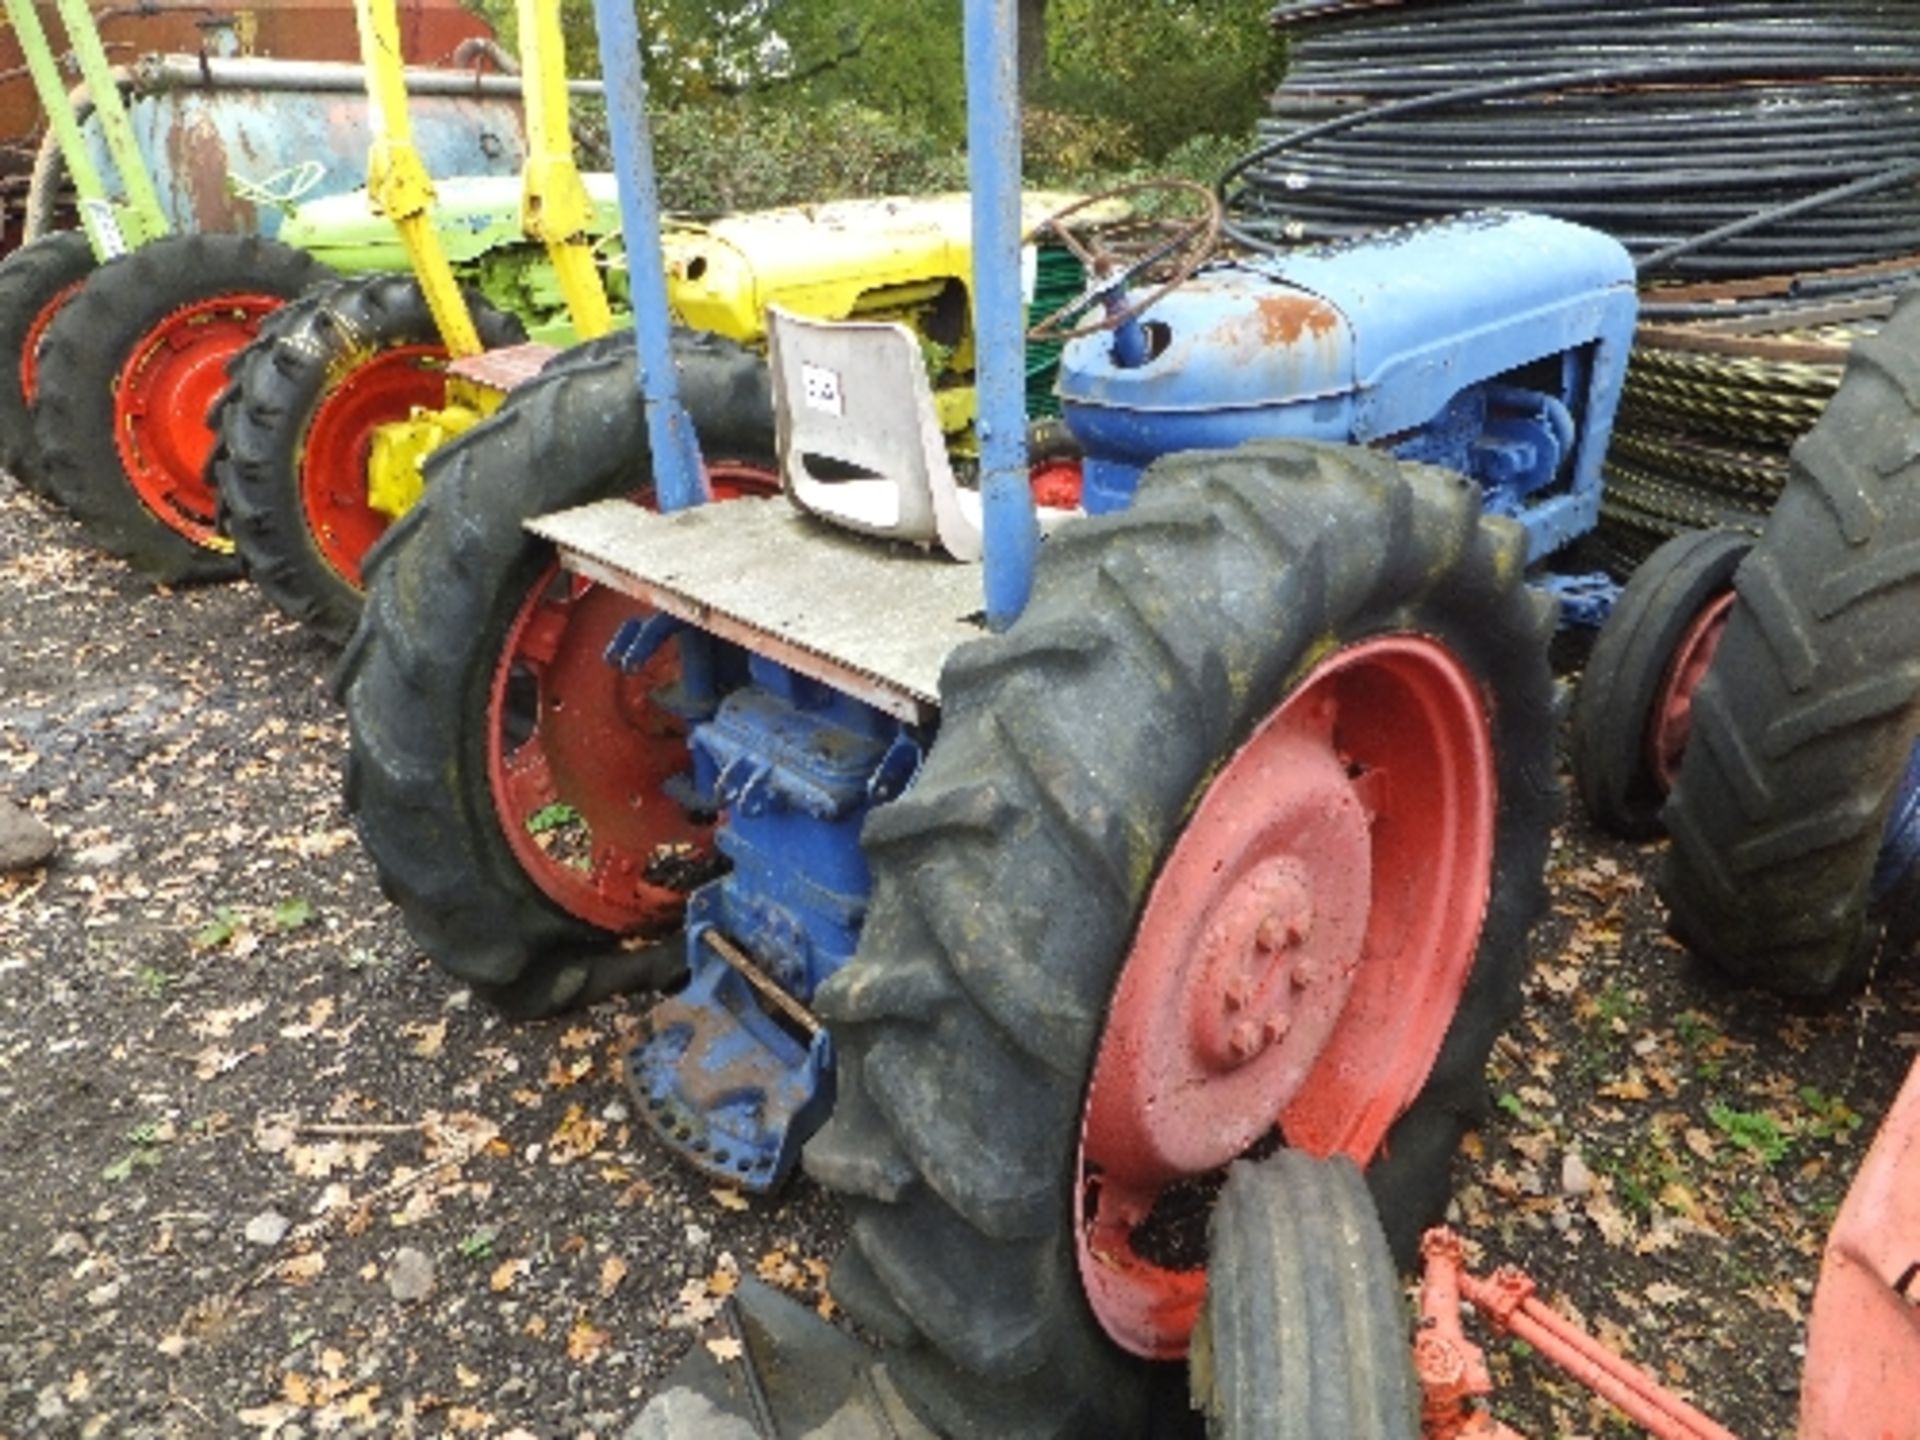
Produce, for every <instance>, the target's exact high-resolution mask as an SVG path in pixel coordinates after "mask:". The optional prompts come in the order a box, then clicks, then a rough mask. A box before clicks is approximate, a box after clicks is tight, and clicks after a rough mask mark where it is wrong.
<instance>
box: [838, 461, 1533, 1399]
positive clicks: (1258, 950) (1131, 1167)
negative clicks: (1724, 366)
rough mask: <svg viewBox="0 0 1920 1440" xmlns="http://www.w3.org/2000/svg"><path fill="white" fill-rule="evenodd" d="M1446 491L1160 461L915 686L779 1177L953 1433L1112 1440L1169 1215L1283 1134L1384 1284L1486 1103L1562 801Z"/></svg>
mask: <svg viewBox="0 0 1920 1440" xmlns="http://www.w3.org/2000/svg"><path fill="white" fill-rule="evenodd" d="M1523 554H1524V544H1523V541H1522V539H1521V536H1520V533H1519V531H1518V530H1516V529H1515V528H1514V527H1513V526H1512V525H1511V524H1510V523H1508V522H1505V521H1502V520H1497V519H1491V518H1483V517H1482V515H1481V513H1480V504H1479V495H1478V491H1477V490H1476V489H1475V487H1474V486H1473V485H1472V484H1471V483H1469V482H1468V481H1466V480H1464V479H1462V478H1461V477H1460V476H1458V475H1454V474H1451V473H1449V472H1445V471H1440V470H1435V469H1432V468H1428V467H1423V466H1414V465H1402V464H1399V463H1397V462H1395V461H1394V460H1392V459H1391V458H1389V457H1386V456H1383V455H1379V454H1375V453H1372V452H1368V451H1363V450H1348V449H1342V448H1335V447H1321V446H1312V445H1305V444H1297V443H1289V444H1272V445H1255V446H1248V447H1244V448H1242V449H1240V450H1236V451H1232V452H1224V453H1193V454H1184V455H1176V456H1172V457H1169V458H1167V459H1164V460H1161V461H1159V462H1157V463H1156V464H1155V465H1154V466H1152V467H1151V468H1150V469H1149V471H1148V473H1147V477H1146V480H1145V482H1144V483H1143V485H1142V487H1141V490H1140V493H1139V496H1138V498H1137V499H1136V501H1135V503H1134V504H1133V505H1132V506H1131V507H1130V508H1129V509H1127V510H1125V511H1123V512H1120V513H1118V514H1113V515H1107V516H1102V517H1099V518H1097V519H1089V520H1085V521H1080V522H1076V523H1074V524H1071V525H1066V526H1063V527H1061V528H1060V529H1059V530H1057V531H1055V532H1054V533H1053V534H1052V536H1050V537H1049V539H1048V541H1047V544H1046V545H1045V546H1044V547H1042V551H1041V556H1040V563H1039V566H1038V570H1037V572H1036V575H1035V586H1034V596H1033V600H1032V603H1031V604H1030V605H1029V607H1028V609H1027V611H1026V613H1025V614H1024V615H1023V616H1022V617H1021V619H1020V621H1019V622H1018V623H1017V624H1016V625H1015V626H1014V627H1013V629H1012V630H1011V631H1010V632H1009V633H1008V634H1007V635H1005V636H1004V637H1000V638H995V639H989V640H982V641H979V642H976V643H974V644H972V645H969V646H967V647H965V648H963V649H961V650H960V651H958V652H956V653H955V655H954V656H953V657H952V658H951V659H950V660H949V661H948V663H947V667H946V670H945V673H944V676H943V680H942V691H943V696H942V714H941V728H940V733H939V737H938V739H937V740H936V742H935V743H934V745H933V747H932V750H931V752H930V753H929V755H928V757H927V761H926V764H925V766H924V768H923V771H922V773H921V776H920V778H919V779H918V780H917V781H916V783H915V784H914V786H913V788H912V789H911V790H909V791H908V792H907V793H906V794H905V795H904V796H903V797H902V798H901V799H899V800H897V801H895V802H893V803H892V804H889V805H887V806H884V807H882V808H880V809H878V810H876V811H875V812H874V813H873V815H872V816H871V817H870V818H869V819H868V821H867V824H866V827H865V831H864V835H863V843H864V845H865V847H866V850H867V854H868V859H869V861H870V864H871V866H872V870H873V875H874V889H873V895H872V901H871V905H870V908H869V911H868V915H867V919H866V922H865V927H864V929H863V931H862V934H861V940H860V946H859V950H858V951H857V953H856V955H855V958H854V959H853V960H852V961H851V962H850V963H849V964H848V965H847V966H846V967H845V968H844V969H843V970H842V971H840V972H839V973H838V974H837V975H835V976H834V977H833V978H832V979H830V980H829V981H828V982H827V983H826V984H825V985H824V986H822V988H821V989H820V991H819V994H818V995H817V997H816V1002H815V1003H816V1008H817V1010H818V1011H819V1013H820V1014H821V1015H822V1016H823V1017H824V1018H825V1019H826V1020H827V1021H828V1022H829V1024H830V1026H831V1028H832V1034H833V1037H834V1046H835V1050H836V1054H837V1057H838V1058H837V1069H836V1086H837V1099H836V1103H835V1109H834V1112H833V1116H832V1118H831V1119H830V1120H829V1122H828V1123H827V1125H826V1126H825V1127H824V1128H823V1129H822V1130H821V1132H820V1133H819V1134H818V1135H817V1136H815V1137H814V1139H813V1141H812V1142H811V1143H810V1144H809V1146H808V1148H807V1151H806V1156H805V1160H806V1165H807V1168H808V1170H809V1171H810V1173H812V1174H813V1175H814V1177H815V1178H816V1179H818V1180H819V1181H821V1182H822V1183H823V1184H825V1185H827V1186H829V1187H830V1188H832V1189H834V1190H836V1191H838V1192H840V1193H841V1194H842V1195H843V1196H844V1197H845V1199H846V1202H847V1205H848V1209H849V1213H850V1215H851V1219H852V1238H851V1239H850V1241H849V1243H848V1245H847V1247H846V1248H845V1250H844V1251H843V1252H842V1254H841V1256H840V1258H839V1259H838V1261H837V1262H836V1265H835V1269H834V1276H833V1284H834V1288H835V1292H836V1294H837V1295H838V1297H839V1299H840V1301H841V1302H842V1304H843V1305H844V1306H845V1307H846V1309H847V1310H848V1312H849V1313H850V1314H851V1315H852V1316H853V1317H854V1318H855V1320H857V1321H858V1322H859V1323H860V1324H862V1325H863V1326H865V1327H866V1328H867V1329H868V1330H869V1331H871V1332H872V1333H874V1334H875V1335H877V1336H880V1337H881V1338H883V1339H884V1340H886V1341H887V1342H889V1344H890V1345H891V1346H892V1347H893V1351H892V1353H891V1354H890V1356H889V1359H888V1364H889V1368H890V1370H891V1372H892V1373H893V1375H894V1376H895V1377H896V1378H897V1379H898V1380H899V1382H900V1383H901V1385H902V1386H903V1387H904V1388H905V1390H906V1391H907V1393H908V1394H909V1396H910V1398H911V1400H912V1402H913V1404H914V1405H915V1406H916V1407H917V1408H918V1409H920V1410H921V1412H922V1413H923V1415H924V1416H925V1418H926V1419H927V1420H928V1421H929V1422H930V1423H931V1424H932V1425H933V1426H934V1428H936V1429H937V1430H939V1431H941V1433H943V1434H950V1435H954V1436H962V1437H965V1436H996V1437H1012V1436H1021V1437H1037V1436H1068V1435H1092V1434H1099V1435H1131V1434H1139V1433H1142V1428H1141V1421H1142V1412H1143V1409H1144V1407H1145V1405H1146V1399H1145V1395H1146V1392H1147V1391H1148V1390H1149V1388H1150V1378H1149V1377H1150V1376H1151V1375H1152V1374H1153V1373H1154V1371H1153V1369H1152V1367H1150V1366H1148V1365H1147V1364H1145V1363H1143V1362H1144V1361H1145V1360H1164V1361H1171V1360H1176V1359H1178V1358H1179V1357H1181V1356H1182V1355H1184V1354H1185V1353H1186V1349H1187V1342H1188V1339H1189V1336H1190V1334H1191V1330H1192V1327H1193V1324H1194V1322H1195V1320H1196V1318H1197V1316H1198V1314H1199V1311H1200V1308H1201V1303H1202V1298H1203V1293H1204V1288H1205V1273H1204V1263H1203V1259H1202V1253H1203V1250H1204V1245H1203V1242H1202V1241H1201V1240H1200V1238H1199V1236H1198V1235H1197V1234H1195V1233H1193V1224H1192V1222H1193V1221H1194V1220H1195V1218H1196V1217H1199V1216H1203V1215H1204V1214H1205V1211H1206V1208H1207V1204H1208V1199H1209V1195H1210V1191H1211V1189H1212V1188H1215V1187H1217V1184H1218V1180H1219V1177H1220V1176H1221V1175H1222V1174H1223V1173H1224V1171H1225V1169H1226V1167H1227V1166H1228V1165H1229V1164H1230V1163H1231V1162H1232V1161H1233V1160H1234V1159H1236V1158H1239V1157H1241V1156H1243V1155H1244V1154H1246V1153H1248V1152H1249V1151H1258V1150H1259V1149H1260V1148H1262V1147H1267V1146H1271V1145H1273V1144H1275V1143H1282V1144H1286V1145H1288V1146H1291V1147H1293V1148H1296V1149H1300V1150H1303V1151H1305V1152H1307V1153H1308V1154H1311V1155H1316V1156H1325V1155H1332V1154H1344V1155H1347V1156H1349V1157H1351V1158H1352V1159H1353V1160H1355V1161H1356V1162H1357V1163H1359V1164H1361V1165H1363V1166H1364V1167H1365V1168H1366V1170H1367V1177H1368V1183H1369V1184H1370V1186H1371V1187H1372V1190H1373V1194H1374V1196H1375V1198H1376V1200H1377V1202H1378V1204H1379V1208H1380V1213H1381V1215H1382V1216H1383V1217H1384V1219H1385V1222H1386V1224H1387V1227H1388V1230H1389V1237H1390V1239H1391V1240H1392V1241H1393V1243H1394V1244H1395V1246H1396V1253H1397V1254H1398V1255H1399V1256H1400V1257H1401V1259H1402V1261H1403V1263H1407V1264H1411V1263H1412V1260H1413V1255H1414V1251H1415V1248H1416V1246H1417V1243H1418V1237H1419V1234H1420V1232H1421V1230H1422V1228H1423V1227H1424V1226H1425V1225H1427V1224H1428V1223H1429V1222H1430V1221H1432V1220H1434V1219H1435V1218H1436V1217H1437V1216H1438V1215H1439V1214H1440V1212H1441V1211H1442V1209H1443V1208H1444V1205H1445V1201H1446V1196H1447V1193H1448V1189H1449V1168H1450V1163H1451V1159H1452V1156H1453V1152H1454V1150H1455V1148H1456V1146H1457V1144H1458V1141H1459V1138H1460V1136H1461V1134H1462V1133H1463V1132H1464V1130H1465V1129H1466V1128H1467V1127H1468V1126H1469V1125H1470V1124H1472V1123H1473V1122H1474V1120H1475V1118H1476V1117H1478V1116H1479V1115H1481V1114H1483V1113H1484V1108H1485V1104H1486V1085H1485V1078H1484V1074H1483V1072H1484V1068H1485V1064H1486V1059H1487V1055H1488V1051H1489V1050H1490V1048H1491V1047H1492V1045H1493V1042H1494V1039H1495V1037H1496V1036H1497V1035H1498V1033H1499V1032H1500V1030H1501V1029H1502V1027H1503V1026H1505V1024H1506V1023H1507V1022H1508V1020H1509V1019H1510V1018H1511V1017H1512V1016H1513V1014H1514V1013H1515V1011H1516V1010H1517V1008H1518V1006H1519V1002H1520V982H1521V975H1522V970H1523V967H1524V960H1525V946H1526V938H1527V933H1528V930H1529V929H1530V927H1531V925H1532V923H1533V921H1534V919H1535V918H1536V917H1537V916H1538V915H1539V913H1540V912H1541V910H1542V909H1543V908H1544V904H1545V887H1544V884H1543V881H1542V867H1543V865H1544V862H1545V856H1546V848H1547V839H1548V830H1549V826H1550V824H1551V820H1552V817H1553V815H1554V813H1555V810H1556V808H1557V786H1556V782H1555V779H1554V762H1553V682H1552V677H1551V673H1550V670H1549V666H1548V661H1547V646H1548V640H1549V637H1550V635H1551V632H1552V628H1553V607H1552V604H1551V602H1550V601H1548V600H1546V599H1545V598H1544V597H1542V596H1540V595H1538V594H1536V593H1534V592H1532V591H1530V590H1529V589H1528V588H1527V587H1526V586H1525V585H1524V583H1523V581H1522V570H1523Z"/></svg>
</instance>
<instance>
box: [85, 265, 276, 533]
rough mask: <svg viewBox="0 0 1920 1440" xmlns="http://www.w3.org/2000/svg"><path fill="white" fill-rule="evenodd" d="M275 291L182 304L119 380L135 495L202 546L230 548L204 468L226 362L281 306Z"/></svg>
mask: <svg viewBox="0 0 1920 1440" xmlns="http://www.w3.org/2000/svg"><path fill="white" fill-rule="evenodd" d="M281 304H282V301H281V300H280V297H278V296H276V295H253V294H235V295H218V296H215V297H213V298H212V299H208V300H201V301H198V302H196V303H194V304H192V305H186V306H182V307H181V308H180V309H178V310H175V311H174V312H173V313H172V314H171V315H169V316H167V317H166V319H164V320H162V321H161V322H160V323H159V324H158V325H155V326H154V327H153V328H152V329H151V330H149V331H148V332H147V333H146V334H145V335H143V336H141V337H140V343H139V344H138V345H136V346H134V348H133V353H132V355H131V357H130V358H129V359H128V360H127V363H126V364H125V365H123V366H121V367H120V375H119V378H118V380H117V381H116V382H115V384H114V394H113V424H114V435H115V438H116V440H117V441H118V443H119V447H120V463H121V465H122V466H123V467H125V469H126V472H127V480H128V482H129V483H130V484H131V485H132V486H133V490H134V493H135V494H136V495H138V496H139V497H140V500H141V503H142V504H144V505H145V506H146V507H147V509H148V510H149V511H151V512H152V513H153V514H154V516H156V517H157V518H158V519H159V520H160V521H161V523H163V524H164V525H166V526H167V527H168V528H169V529H171V530H173V531H175V532H176V533H178V534H180V535H184V536H185V537H186V538H187V539H189V540H191V541H193V542H194V544H196V545H204V546H207V547H209V548H212V549H226V548H228V546H229V544H230V543H231V542H228V541H226V540H225V539H223V537H221V535H220V534H219V533H218V532H217V530H216V529H215V526H214V520H215V511H216V506H215V503H214V495H213V491H212V489H211V488H210V487H209V486H208V485H207V482H206V478H205V476H204V475H203V474H202V472H203V471H204V470H205V468H206V463H207V456H208V455H209V454H211V453H212V451H213V432H212V431H211V430H209V429H208V428H207V411H208V410H209V409H211V408H212V406H213V402H214V400H215V399H216V398H218V396H219V394H220V392H221V391H222V390H224V389H225V388H226V384H227V373H226V365H227V359H228V357H229V356H231V355H232V354H233V353H234V352H235V351H237V350H239V349H240V348H241V347H242V346H244V345H246V344H247V343H248V342H249V341H251V340H252V339H253V337H254V336H255V335H256V334H257V333H258V332H259V329H260V322H261V321H262V320H263V319H265V318H266V317H267V315H269V314H270V313H271V312H273V311H274V310H277V309H279V308H280V305H281Z"/></svg>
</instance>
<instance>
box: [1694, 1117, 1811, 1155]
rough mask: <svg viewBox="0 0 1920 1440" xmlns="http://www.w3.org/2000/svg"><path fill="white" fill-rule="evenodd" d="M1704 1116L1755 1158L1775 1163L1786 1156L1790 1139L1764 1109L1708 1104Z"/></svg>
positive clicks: (1790, 1143)
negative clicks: (1741, 1108)
mask: <svg viewBox="0 0 1920 1440" xmlns="http://www.w3.org/2000/svg"><path fill="white" fill-rule="evenodd" d="M1707 1118H1708V1119H1709V1120H1711V1121H1713V1123H1714V1125H1715V1126H1716V1127H1717V1128H1718V1129H1719V1130H1720V1133H1721V1134H1723V1135H1725V1136H1726V1137H1727V1138H1728V1139H1729V1140H1731V1141H1732V1142H1733V1143H1734V1144H1735V1145H1737V1146H1739V1147H1740V1148H1741V1149H1742V1150H1745V1151H1747V1152H1749V1153H1750V1154H1752V1155H1754V1156H1755V1157H1757V1158H1758V1159H1759V1161H1760V1162H1761V1163H1762V1164H1763V1165H1777V1164H1778V1163H1779V1162H1780V1161H1782V1160H1784V1159H1786V1157H1787V1151H1788V1150H1789V1149H1791V1148H1792V1146H1793V1139H1792V1137H1791V1136H1790V1135H1789V1134H1788V1133H1787V1131H1786V1130H1785V1129H1784V1128H1783V1127H1782V1126H1781V1124H1780V1121H1779V1119H1778V1118H1777V1117H1776V1116H1774V1115H1772V1114H1770V1113H1768V1112H1767V1111H1765V1110H1736V1109H1734V1108H1733V1107H1732V1106H1731V1105H1720V1104H1716V1105H1709V1106H1708V1107H1707Z"/></svg>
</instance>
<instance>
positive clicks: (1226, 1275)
mask: <svg viewBox="0 0 1920 1440" xmlns="http://www.w3.org/2000/svg"><path fill="white" fill-rule="evenodd" d="M1407 1330H1408V1327H1407V1312H1406V1307H1405V1306H1404V1305H1403V1304H1402V1303H1401V1300H1400V1284H1399V1280H1398V1278H1397V1277H1396V1276H1395V1275H1394V1270H1393V1256H1392V1255H1391V1254H1390V1253H1389V1252H1388V1250H1387V1237H1386V1235H1385V1234H1384V1233H1383V1232H1382V1231H1381V1229H1380V1218H1379V1216H1378V1215H1377V1214H1376V1213H1375V1211H1374V1207H1373V1197H1372V1196H1371V1195H1370V1194H1368V1193H1367V1186H1366V1182H1365V1181H1364V1180H1362V1179H1361V1177H1360V1172H1359V1170H1357V1169H1356V1168H1355V1167H1354V1165H1353V1163H1352V1162H1351V1161H1350V1160H1348V1159H1347V1158H1346V1157H1345V1156H1344V1155H1336V1156H1335V1157H1333V1158H1332V1159H1330V1160H1316V1159H1314V1158H1313V1157H1312V1156H1310V1155H1303V1154H1301V1153H1300V1152H1299V1151H1297V1150H1283V1151H1281V1152H1279V1153H1278V1154H1276V1155H1274V1156H1272V1157H1271V1158H1270V1159H1266V1160H1262V1161H1259V1162H1258V1163H1254V1162H1250V1161H1236V1162H1235V1163H1234V1164H1233V1166H1232V1167H1231V1168H1229V1169H1228V1171H1227V1181H1226V1184H1225V1185H1224V1186H1223V1187H1222V1188H1221V1191H1220V1199H1219V1201H1218V1203H1217V1204H1216V1205H1215V1206H1214V1209H1213V1219H1212V1221H1211V1223H1210V1224H1209V1225H1208V1244H1207V1308H1206V1310H1205V1311H1204V1312H1203V1314H1202V1317H1201V1321H1200V1324H1199V1326H1198V1327H1197V1328H1196V1329H1195V1331H1194V1336H1193V1353H1192V1354H1191V1355H1190V1356H1189V1357H1188V1375H1189V1381H1190V1384H1191V1386H1192V1394H1193V1404H1194V1408H1195V1409H1197V1410H1199V1411H1200V1412H1201V1413H1202V1414H1204V1415H1205V1416H1206V1417H1207V1434H1208V1436H1209V1437H1211V1440H1326V1437H1329V1436H1335V1435H1337V1436H1339V1437H1341V1440H1419V1435H1420V1398H1421V1397H1420V1385H1419V1381H1418V1378H1417V1377H1416V1376H1415V1374H1414V1368H1413V1349H1412V1345H1411V1342H1410V1341H1409V1339H1408V1333H1407Z"/></svg>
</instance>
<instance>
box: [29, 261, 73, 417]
mask: <svg viewBox="0 0 1920 1440" xmlns="http://www.w3.org/2000/svg"><path fill="white" fill-rule="evenodd" d="M86 283H87V282H86V281H85V280H76V281H74V282H73V283H72V284H71V285H68V286H65V287H64V288H63V289H61V290H60V291H59V292H58V293H56V294H55V295H54V297H53V298H52V299H51V300H49V301H47V303H46V304H44V305H42V306H41V307H40V309H39V311H38V312H37V313H36V314H35V315H34V317H33V323H32V324H31V325H29V326H27V334H26V338H25V339H23V340H22V341H21V342H20V393H21V395H22V396H23V397H25V399H26V402H27V403H28V404H29V405H31V404H32V403H33V400H34V397H35V396H36V395H38V394H39V393H40V347H41V346H42V345H44V344H45V343H46V340H47V328H48V327H49V326H51V325H52V324H53V320H54V317H55V316H56V315H58V314H59V313H60V311H61V310H62V309H63V308H64V307H65V306H66V303H67V302H68V301H69V300H71V299H73V297H74V295H75V293H76V292H77V291H78V290H79V289H80V287H81V286H82V285H84V284H86Z"/></svg>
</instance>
